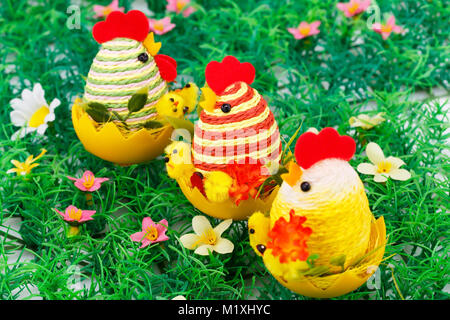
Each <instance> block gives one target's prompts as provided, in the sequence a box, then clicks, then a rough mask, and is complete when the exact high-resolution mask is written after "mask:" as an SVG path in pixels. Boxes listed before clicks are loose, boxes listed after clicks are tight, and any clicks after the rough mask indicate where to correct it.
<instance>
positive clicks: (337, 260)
mask: <svg viewBox="0 0 450 320" xmlns="http://www.w3.org/2000/svg"><path fill="white" fill-rule="evenodd" d="M346 259H347V256H346V255H345V254H340V255H338V256H334V257H331V258H330V264H331V265H333V266H338V267H341V268H342V271H344V265H345V260H346Z"/></svg>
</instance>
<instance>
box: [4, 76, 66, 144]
mask: <svg viewBox="0 0 450 320" xmlns="http://www.w3.org/2000/svg"><path fill="white" fill-rule="evenodd" d="M10 104H11V107H12V108H13V111H11V113H10V117H11V122H12V124H13V125H15V126H16V127H21V129H19V130H18V131H17V132H15V133H14V134H13V135H12V136H11V139H12V140H16V139H17V138H23V137H24V136H25V135H27V134H29V133H31V132H34V131H37V133H38V134H40V135H43V134H44V132H45V130H47V128H48V124H47V123H48V122H51V121H53V120H55V108H56V107H58V106H59V105H60V104H61V102H60V101H59V100H58V99H56V98H55V99H53V101H52V102H51V103H50V105H48V104H47V101H46V100H45V92H44V90H43V89H42V86H41V85H40V84H39V83H36V84H35V85H34V88H33V91H30V90H28V89H25V90H23V91H22V99H19V98H16V99H13V100H11V102H10Z"/></svg>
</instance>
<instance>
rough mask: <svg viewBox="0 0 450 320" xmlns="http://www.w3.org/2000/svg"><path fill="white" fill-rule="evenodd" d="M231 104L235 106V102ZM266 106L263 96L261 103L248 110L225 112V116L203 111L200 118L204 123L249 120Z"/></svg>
mask: <svg viewBox="0 0 450 320" xmlns="http://www.w3.org/2000/svg"><path fill="white" fill-rule="evenodd" d="M252 98H253V96H252V97H251V98H250V99H248V100H245V101H243V102H240V103H239V104H241V103H244V102H247V101H249V100H251V99H252ZM227 103H228V102H227ZM230 105H231V106H233V104H231V103H230ZM235 105H236V104H235ZM266 108H267V102H266V101H265V100H264V99H263V98H262V97H261V100H259V103H258V104H257V105H256V106H253V107H252V108H250V109H248V110H245V111H242V112H239V113H236V114H231V115H226V114H225V113H224V115H223V116H212V115H207V114H206V113H204V112H202V113H201V115H200V119H201V120H202V122H203V123H207V124H228V123H235V122H241V121H244V120H249V119H251V118H255V117H258V116H259V115H260V114H261V113H263V112H264V110H265V109H266Z"/></svg>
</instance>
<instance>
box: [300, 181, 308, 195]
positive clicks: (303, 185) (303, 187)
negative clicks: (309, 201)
mask: <svg viewBox="0 0 450 320" xmlns="http://www.w3.org/2000/svg"><path fill="white" fill-rule="evenodd" d="M300 188H301V189H302V191H303V192H306V191H309V189H311V185H310V184H309V182H306V181H305V182H302V184H301V185H300Z"/></svg>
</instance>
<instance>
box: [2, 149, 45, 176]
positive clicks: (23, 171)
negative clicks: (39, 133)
mask: <svg viewBox="0 0 450 320" xmlns="http://www.w3.org/2000/svg"><path fill="white" fill-rule="evenodd" d="M46 152H47V150H45V149H42V151H41V154H39V155H38V156H37V157H36V158H34V156H33V155H31V156H29V157H28V158H27V159H26V160H25V162H19V161H17V160H11V163H12V164H13V165H14V166H15V168H12V169H9V170H8V171H6V173H14V172H15V173H17V175H21V176H25V175H27V174H29V173H30V171H31V169H33V168H35V167H37V166H38V165H39V163H33V162H35V161H36V160H38V159H39V158H40V157H42V156H43V155H44V154H45V153H46Z"/></svg>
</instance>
